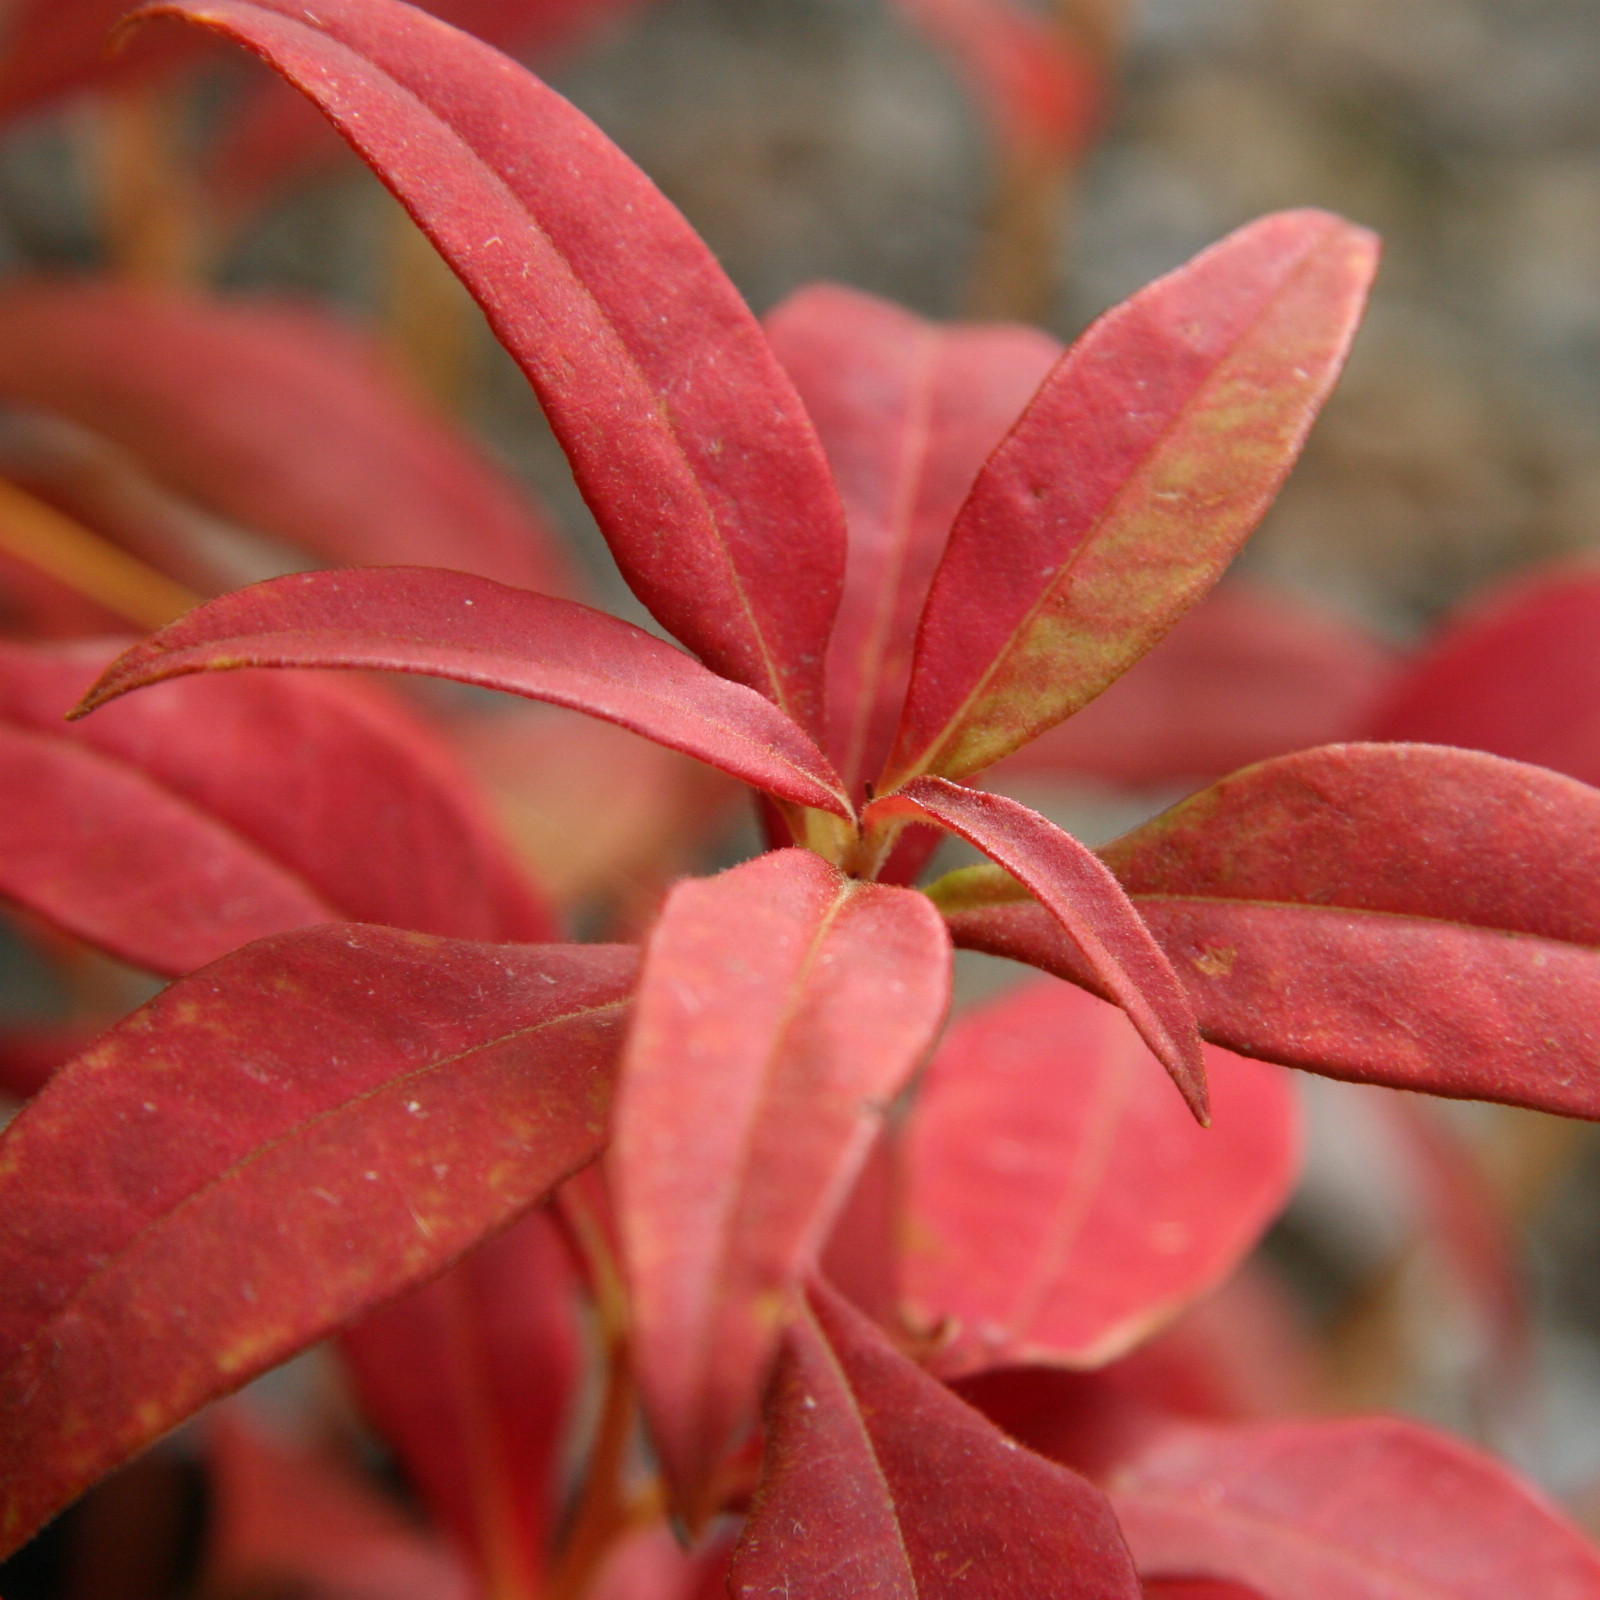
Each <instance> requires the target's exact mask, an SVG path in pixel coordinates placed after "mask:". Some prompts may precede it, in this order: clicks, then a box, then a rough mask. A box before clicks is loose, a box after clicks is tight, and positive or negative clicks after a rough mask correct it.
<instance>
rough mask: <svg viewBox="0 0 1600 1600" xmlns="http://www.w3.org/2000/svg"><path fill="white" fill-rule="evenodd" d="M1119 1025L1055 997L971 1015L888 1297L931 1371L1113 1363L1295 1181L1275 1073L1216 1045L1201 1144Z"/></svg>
mask: <svg viewBox="0 0 1600 1600" xmlns="http://www.w3.org/2000/svg"><path fill="white" fill-rule="evenodd" d="M1154 1067H1155V1063H1154V1062H1153V1061H1152V1060H1151V1057H1150V1052H1149V1051H1148V1050H1147V1049H1146V1048H1145V1047H1144V1045H1143V1044H1141V1043H1140V1041H1139V1038H1138V1035H1137V1034H1135V1033H1134V1031H1133V1029H1132V1028H1131V1027H1130V1026H1129V1025H1128V1020H1127V1018H1126V1017H1124V1016H1122V1015H1121V1014H1120V1013H1119V1012H1118V1011H1116V1010H1115V1009H1114V1008H1113V1007H1111V1006H1108V1005H1105V1004H1103V1003H1102V1002H1101V1001H1099V1000H1096V999H1095V998H1094V997H1093V996H1092V995H1088V994H1085V993H1084V992H1083V991H1082V990H1081V989H1075V988H1072V987H1070V986H1069V985H1067V984H1064V983H1053V982H1050V981H1048V980H1046V981H1044V982H1038V983H1032V984H1028V985H1026V986H1025V987H1023V988H1021V989H1018V990H1017V991H1015V992H1014V993H1013V994H1010V995H1007V996H1006V997H1005V998H1004V999H1002V1000H999V1001H995V1002H992V1003H991V1004H989V1005H987V1006H984V1007H982V1008H980V1009H978V1010H976V1011H973V1012H970V1013H968V1014H967V1015H966V1016H965V1017H963V1018H962V1019H961V1021H960V1022H959V1023H958V1024H957V1025H956V1026H955V1028H953V1029H952V1030H951V1033H950V1036H949V1037H948V1038H947V1039H946V1041H945V1043H944V1044H943V1045H942V1046H941V1048H940V1050H939V1053H938V1054H937V1055H936V1056H935V1057H934V1059H933V1062H932V1064H931V1065H930V1066H929V1068H928V1071H927V1073H926V1074H925V1076H924V1078H923V1080H922V1082H921V1085H920V1086H919V1089H918V1093H917V1104H916V1109H915V1111H914V1113H913V1115H912V1117H911V1119H910V1125H909V1128H908V1130H907V1135H906V1140H905V1163H906V1180H905V1188H906V1202H905V1203H906V1221H905V1225H904V1237H905V1251H904V1255H903V1258H902V1263H901V1283H902V1286H903V1290H904V1294H905V1298H906V1302H907V1305H908V1308H909V1310H910V1315H911V1319H912V1323H913V1325H914V1326H917V1327H924V1328H935V1327H941V1326H942V1327H944V1328H945V1329H946V1330H947V1334H946V1337H945V1338H943V1339H941V1340H940V1342H939V1345H938V1351H937V1357H936V1360H937V1368H938V1371H939V1372H940V1373H941V1374H942V1375H946V1376H950V1375H956V1374H960V1373H964V1372H972V1371H975V1370H977V1369H979V1368H981V1367H994V1366H1004V1365H1028V1364H1035V1363H1042V1362H1047V1363H1060V1364H1064V1365H1070V1366H1077V1367H1093V1366H1099V1365H1101V1364H1102V1363H1104V1362H1107V1361H1110V1360H1113V1359H1115V1358H1116V1357H1117V1356H1120V1355H1122V1354H1123V1353H1124V1352H1125V1351H1127V1350H1128V1349H1130V1348H1131V1347H1132V1346H1133V1345H1134V1344H1135V1343H1136V1342H1138V1341H1139V1340H1141V1339H1143V1338H1146V1337H1147V1336H1148V1335H1150V1334H1151V1333H1153V1332H1154V1331H1155V1330H1156V1328H1157V1327H1159V1326H1160V1325H1161V1324H1162V1323H1163V1322H1166V1321H1169V1320H1170V1319H1171V1318H1172V1317H1174V1316H1176V1315H1177V1314H1178V1312H1179V1311H1181V1310H1182V1309H1183V1307H1184V1306H1185V1305H1186V1304H1187V1303H1188V1302H1190V1301H1192V1300H1194V1299H1195V1298H1196V1297H1198V1296H1199V1295H1201V1294H1203V1293H1204V1292H1206V1291H1207V1290H1208V1289H1212V1288H1215V1287H1216V1286H1217V1285H1218V1284H1219V1283H1221V1282H1222V1281H1223V1279H1225V1278H1226V1277H1227V1276H1228V1275H1229V1274H1230V1273H1231V1272H1233V1270H1234V1269H1235V1268H1236V1267H1237V1266H1238V1265H1239V1263H1240V1262H1241V1261H1242V1260H1243V1259H1244V1257H1245V1256H1246V1255H1247V1254H1248V1253H1249V1251H1250V1250H1251V1249H1252V1248H1254V1246H1255V1244H1256V1241H1257V1240H1258V1239H1259V1238H1260V1236H1261V1234H1262V1232H1263V1231H1264V1230H1265V1229H1266V1227H1267V1225H1268V1223H1270V1222H1271V1221H1272V1220H1273V1218H1274V1217H1275V1216H1276V1215H1277V1214H1278V1212H1279V1211H1280V1210H1281V1209H1282V1208H1283V1206H1284V1205H1285V1204H1286V1203H1287V1201H1288V1198H1289V1192H1290V1190H1291V1189H1292V1187H1293V1185H1294V1180H1295V1176H1296V1173H1297V1171H1298V1167H1299V1160H1298V1157H1299V1138H1298V1122H1297V1118H1296V1115H1295V1112H1296V1106H1295V1100H1294V1091H1293V1089H1292V1088H1291V1087H1290V1085H1289V1082H1288V1077H1287V1074H1286V1073H1284V1072H1283V1070H1282V1069H1281V1068H1278V1067H1274V1066H1271V1065H1269V1064H1267V1063H1265V1062H1259V1061H1247V1060H1245V1059H1244V1058H1243V1057H1242V1056H1235V1055H1230V1054H1228V1053H1227V1052H1226V1051H1223V1050H1218V1049H1216V1048H1215V1047H1210V1048H1208V1049H1207V1051H1206V1079H1207V1082H1208V1083H1209V1085H1210V1088H1211V1102H1212V1117H1213V1121H1212V1126H1211V1127H1210V1128H1209V1129H1201V1128H1197V1127H1196V1126H1195V1124H1194V1120H1193V1119H1192V1118H1191V1117H1190V1116H1189V1115H1188V1114H1187V1112H1186V1111H1185V1110H1184V1108H1183V1106H1181V1105H1180V1104H1179V1103H1178V1101H1176V1100H1174V1099H1173V1097H1172V1091H1171V1090H1170V1089H1169V1088H1168V1087H1167V1086H1166V1084H1165V1083H1163V1082H1162V1081H1161V1078H1160V1076H1159V1074H1157V1073H1156V1072H1155V1071H1154Z"/></svg>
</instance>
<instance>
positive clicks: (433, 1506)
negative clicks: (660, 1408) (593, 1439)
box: [339, 1211, 583, 1594]
mask: <svg viewBox="0 0 1600 1600" xmlns="http://www.w3.org/2000/svg"><path fill="white" fill-rule="evenodd" d="M581 1334H582V1329H581V1328H580V1327H579V1324H578V1301H577V1279H576V1275H575V1273H574V1271H573V1267H572V1263H571V1260H570V1259H569V1257H568V1255H567V1249H566V1245H565V1244H564V1242H563V1241H562V1239H561V1237H560V1235H559V1233H558V1232H557V1230H556V1227H555V1225H554V1223H553V1222H552V1221H551V1219H550V1217H549V1214H548V1213H547V1212H545V1211H536V1212H534V1213H533V1214H532V1215H531V1216H528V1217H525V1218H523V1220H522V1221H521V1222H518V1223H517V1224H515V1225H514V1226H513V1227H511V1228H509V1229H508V1230H507V1231H506V1232H505V1233H503V1234H501V1235H500V1236H499V1237H498V1238H494V1239H490V1240H489V1241H488V1242H487V1243H485V1244H483V1245H480V1246H479V1247H478V1249H476V1250H475V1251H473V1253H472V1254H471V1255H469V1256H468V1257H467V1258H466V1260H464V1261H462V1262H460V1263H459V1264H458V1265H456V1266H454V1267H452V1268H451V1269H450V1271H448V1272H447V1273H445V1274H444V1276H443V1277H440V1278H437V1279H435V1280H434V1282H432V1283H431V1284H429V1285H428V1286H427V1287H426V1288H424V1289H419V1290H418V1291H417V1292H416V1293H414V1294H410V1295H406V1296H405V1297H404V1298H402V1299H400V1300H396V1301H394V1302H393V1303H392V1304H390V1305H387V1306H383V1307H380V1308H379V1309H378V1310H377V1311H375V1312H373V1313H371V1314H370V1315H368V1316H366V1317H363V1318H362V1319H361V1321H359V1322H356V1323H353V1324H352V1325H351V1326H350V1327H348V1328H346V1329H345V1330H344V1333H343V1335H342V1336H341V1338H340V1341H339V1348H340V1352H341V1354H342V1355H343V1356H344V1358H345V1361H346V1364H347V1365H348V1366H349V1367H350V1369H351V1372H352V1375H353V1376H354V1378H355V1385H356V1392H357V1395H358V1396H359V1398H360V1400H361V1403H362V1406H363V1408H364V1410H365V1411H366V1413H367V1416H368V1417H369V1419H370V1420H371V1421H372V1423H373V1424H374V1426H375V1427H376V1428H377V1429H378V1432H379V1433H380V1434H382V1435H383V1437H384V1438H385V1439H386V1440H387V1441H388V1442H389V1444H390V1445H391V1447H393V1449H394V1450H395V1451H396V1453H397V1454H398V1455H399V1457H400V1460H401V1461H402V1462H403V1463H404V1465H405V1467H406V1471H407V1474H408V1476H409V1477H410V1480H411V1482H412V1483H413V1484H414V1485H415V1486H416V1487H417V1489H418V1490H419V1491H420V1492H421V1494H422V1496H423V1497H424V1499H425V1501H426V1503H427V1505H428V1507H429V1509H430V1510H431V1511H432V1512H433V1515H434V1518H435V1520H436V1521H437V1522H438V1523H439V1524H440V1525H442V1526H443V1527H444V1528H446V1529H447V1530H448V1531H449V1532H450V1533H451V1534H452V1535H453V1537H454V1539H455V1541H456V1543H457V1545H458V1546H459V1547H460V1548H461V1549H462V1550H463V1551H464V1552H466V1553H467V1554H469V1555H470V1556H472V1557H473V1558H474V1560H475V1562H476V1565H477V1568H478V1571H479V1573H480V1574H481V1576H482V1579H483V1585H484V1589H485V1592H486V1593H489V1594H533V1593H536V1592H537V1590H538V1587H539V1582H540V1574H541V1573H542V1571H543V1570H544V1562H545V1558H546V1555H547V1546H548V1538H549V1531H550V1523H551V1520H552V1518H553V1516H554V1514H555V1511H556V1491H557V1488H558V1484H559V1478H560V1467H561V1448H562V1445H563V1443H564V1442H565V1438H566V1433H567V1429H568V1427H569V1426H570V1425H571V1423H572V1420H573V1415H572V1413H573V1404H574V1400H575V1398H576V1394H577V1388H578V1383H579V1379H580V1378H581V1376H582V1367H583V1360H582V1357H583V1351H582V1341H581Z"/></svg>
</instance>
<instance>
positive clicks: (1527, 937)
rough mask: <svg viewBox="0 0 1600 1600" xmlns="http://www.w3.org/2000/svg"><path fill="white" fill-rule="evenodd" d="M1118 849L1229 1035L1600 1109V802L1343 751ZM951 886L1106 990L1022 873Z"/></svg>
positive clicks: (1545, 777)
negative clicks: (1026, 887)
mask: <svg viewBox="0 0 1600 1600" xmlns="http://www.w3.org/2000/svg"><path fill="white" fill-rule="evenodd" d="M1102 854H1103V855H1104V857H1105V858H1106V860H1107V862H1108V863H1109V864H1110V865H1111V866H1112V867H1113V868H1114V870H1115V871H1116V872H1117V874H1118V877H1119V878H1120V879H1121V881H1122V883H1123V885H1124V887H1125V888H1127V890H1128V891H1129V893H1130V895H1131V896H1132V898H1133V900H1134V903H1135V904H1136V905H1137V906H1138V908H1139V911H1140V913H1141V915H1142V916H1143V917H1144V918H1145V920H1146V922H1148V923H1149V925H1150V927H1151V928H1152V929H1153V930H1154V932H1155V934H1156V936H1157V937H1158V938H1159V939H1160V941H1161V943H1162V945H1163V946H1164V947H1165V948H1166V950H1167V952H1168V954H1169V955H1170V956H1171V957H1172V958H1173V964H1174V966H1175V968H1176V969H1177V971H1178V972H1179V974H1180V975H1181V976H1182V978H1183V980H1184V982H1185V985H1186V986H1187V988H1188V991H1189V996H1190V999H1191V1000H1192V1001H1193V1003H1194V1007H1195V1011H1196V1014H1197V1015H1198V1016H1199V1018H1200V1024H1201V1028H1202V1030H1203V1031H1204V1033H1205V1034H1206V1036H1207V1037H1208V1038H1210V1039H1213V1040H1215V1041H1216V1042H1217V1043H1219V1044H1223V1045H1226V1046H1227V1047H1228V1048H1230V1049H1233V1050H1237V1051H1239V1052H1241V1053H1242V1054H1244V1055H1251V1056H1259V1057H1262V1058H1264V1059H1266V1060H1271V1061H1281V1062H1284V1063H1286V1064H1288V1065H1290V1066H1297V1067H1304V1068H1305V1069H1307V1070H1308V1071H1312V1072H1321V1073H1325V1074H1326V1075H1328V1076H1329V1077H1335V1078H1353V1079H1357V1080H1360V1081H1364V1082H1369V1083H1382V1084H1387V1085H1389V1086H1390V1087H1394V1088H1404V1089H1421V1090H1425V1091H1427V1092H1428V1093H1431V1094H1443V1095H1451V1096H1458V1097H1463V1098H1470V1099H1482V1100H1501V1101H1505V1102H1507V1103H1509V1104H1512V1105H1530V1106H1534V1107H1536V1108H1539V1109H1543V1110H1548V1111H1558V1112H1561V1113H1564V1114H1566V1115H1569V1116H1587V1117H1600V1049H1597V1042H1596V1039H1595V1037H1594V1031H1593V1028H1592V1025H1591V1019H1592V1017H1593V1015H1594V1010H1595V1007H1596V1005H1597V1004H1600V954H1597V951H1596V948H1595V947H1597V946H1600V909H1597V908H1600V897H1597V895H1596V877H1595V867H1596V862H1597V861H1600V792H1597V791H1595V790H1593V789H1590V788H1588V787H1587V786H1586V785H1584V784H1581V783H1577V782H1575V781H1574V780H1572V779H1571V778H1565V777H1561V776H1559V775H1558V774H1556V773H1552V772H1546V771H1544V770H1543V769H1541V768H1539V767H1530V766H1522V765H1520V764H1518V763H1516V762H1510V761H1502V760H1500V759H1498V758H1497V757H1494V756H1489V755H1480V754H1477V753H1474V752H1470V751H1463V750H1447V749H1440V748H1436V747H1433V746H1430V745H1332V746H1329V747H1328V748H1326V749H1324V750H1309V751H1305V752H1304V753H1302V754H1300V755H1295V756H1285V757H1282V758H1280V759H1278V760H1276V761H1268V762H1264V763H1263V764H1262V765H1260V766H1258V767H1252V768H1249V769H1247V770H1246V771H1244V772H1242V773H1238V774H1236V775H1235V776H1234V777H1232V778H1229V779H1226V780H1224V781H1223V782H1222V783H1220V784H1217V785H1215V786H1214V787H1212V788H1210V789H1207V790H1205V791H1203V792H1202V793H1201V794H1198V795H1196V796H1194V797H1193V798H1191V799H1189V800H1186V801H1184V802H1183V803H1182V804H1181V805H1179V806H1176V807H1174V808H1173V809H1172V810H1171V811H1169V812H1167V813H1166V814H1165V815H1164V816H1162V817H1158V818H1157V819H1156V820H1155V821H1154V822H1152V823H1149V824H1147V825H1146V826H1145V827H1144V828H1141V829H1139V830H1137V831H1136V832H1134V833H1132V834H1129V835H1128V836H1127V837H1126V838H1125V839H1121V840H1118V841H1117V842H1116V843H1114V844H1112V845H1110V846H1108V847H1107V848H1106V849H1105V850H1104V851H1103V852H1102ZM1508 861H1513V862H1515V863H1516V868H1515V870H1514V871H1508V870H1507V868H1506V863H1507V862H1508ZM934 893H935V898H936V900H937V901H938V902H939V903H940V904H941V905H942V906H943V907H944V908H945V911H946V915H947V916H948V917H950V919H951V923H952V932H953V934H954V935H955V937H956V939H957V942H958V943H962V944H967V945H971V946H972V947H974V948H979V949H986V950H990V951H992V952H994V953H996V954H1003V955H1015V956H1016V957H1017V958H1018V959H1020V960H1025V961H1029V962H1031V963H1032V964H1034V965H1036V966H1042V967H1044V969H1045V970H1046V971H1054V972H1057V973H1059V974H1060V975H1061V976H1063V977H1071V978H1073V979H1074V981H1077V982H1084V983H1086V984H1087V985H1088V986H1089V987H1091V988H1093V987H1095V986H1096V985H1095V981H1094V979H1093V978H1092V977H1091V976H1090V975H1089V974H1088V972H1087V969H1086V968H1085V966H1084V964H1083V963H1082V961H1081V959H1080V958H1079V957H1078V956H1077V955H1076V953H1075V952H1074V951H1073V950H1072V948H1071V947H1070V946H1069V945H1068V943H1067V941H1065V940H1063V939H1062V938H1061V937H1060V936H1059V934H1058V933H1057V931H1056V928H1055V926H1054V925H1053V923H1052V922H1051V921H1050V919H1049V918H1048V917H1046V916H1045V915H1044V914H1043V913H1042V912H1039V911H1038V910H1036V909H1035V908H1032V907H1028V906H1025V905H1021V904H1017V903H1015V902H1016V901H1018V900H1019V899H1020V898H1021V895H1020V891H1018V890H1017V889H1016V888H1015V886H1012V887H1011V888H1009V889H1008V888H1007V887H1006V886H1005V885H1004V884H1002V883H1000V882H998V881H997V880H996V878H995V877H994V876H993V875H990V874H987V873H986V872H985V869H982V868H979V869H977V870H976V872H969V873H965V874H958V875H954V876H953V877H952V879H951V880H950V881H949V882H947V883H946V884H945V885H944V886H943V887H940V886H937V885H936V886H935V889H934ZM1008 898H1009V899H1010V900H1011V901H1012V902H1013V903H1011V904H1005V903H1003V902H1004V901H1005V900H1006V899H1008Z"/></svg>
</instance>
